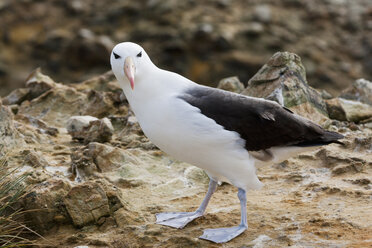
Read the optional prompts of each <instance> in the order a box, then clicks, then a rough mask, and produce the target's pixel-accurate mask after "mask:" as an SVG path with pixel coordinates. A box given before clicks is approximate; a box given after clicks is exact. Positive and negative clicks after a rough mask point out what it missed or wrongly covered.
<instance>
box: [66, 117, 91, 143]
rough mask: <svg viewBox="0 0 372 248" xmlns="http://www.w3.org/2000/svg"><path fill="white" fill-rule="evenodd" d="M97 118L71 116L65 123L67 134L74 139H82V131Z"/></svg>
mask: <svg viewBox="0 0 372 248" xmlns="http://www.w3.org/2000/svg"><path fill="white" fill-rule="evenodd" d="M96 120H98V118H96V117H93V116H89V115H85V116H71V117H70V118H69V119H68V121H67V126H66V129H67V132H68V133H69V134H70V135H71V136H72V137H73V138H76V139H84V136H83V130H84V129H85V128H87V127H88V126H89V125H90V122H91V121H96Z"/></svg>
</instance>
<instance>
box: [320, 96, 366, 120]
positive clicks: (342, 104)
mask: <svg viewBox="0 0 372 248" xmlns="http://www.w3.org/2000/svg"><path fill="white" fill-rule="evenodd" d="M326 102H327V109H328V113H329V117H330V118H332V119H336V120H339V121H346V120H347V121H353V122H356V123H358V122H361V121H364V120H368V119H369V118H372V106H371V105H368V104H364V103H361V102H357V101H353V100H346V99H343V98H334V99H331V100H327V101H326Z"/></svg>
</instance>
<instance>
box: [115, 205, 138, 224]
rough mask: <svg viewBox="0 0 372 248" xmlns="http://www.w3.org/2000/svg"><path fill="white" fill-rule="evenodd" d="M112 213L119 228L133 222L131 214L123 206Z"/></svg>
mask: <svg viewBox="0 0 372 248" xmlns="http://www.w3.org/2000/svg"><path fill="white" fill-rule="evenodd" d="M113 215H114V218H115V222H116V224H117V225H118V227H119V228H124V227H126V226H128V225H130V224H133V214H132V213H130V212H128V210H126V209H124V208H120V209H119V210H117V211H115V212H114V214H113Z"/></svg>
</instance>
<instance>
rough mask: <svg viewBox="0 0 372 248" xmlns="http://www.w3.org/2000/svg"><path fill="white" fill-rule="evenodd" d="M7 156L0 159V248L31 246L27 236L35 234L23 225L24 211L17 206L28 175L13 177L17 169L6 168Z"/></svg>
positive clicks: (7, 154) (23, 193)
mask: <svg viewBox="0 0 372 248" xmlns="http://www.w3.org/2000/svg"><path fill="white" fill-rule="evenodd" d="M0 154H1V153H0ZM9 156H10V153H6V154H5V155H4V156H2V157H0V248H10V247H21V246H28V245H31V244H32V243H33V242H32V241H31V240H29V239H28V238H27V235H30V234H36V233H35V232H33V231H32V230H31V229H30V228H28V227H27V226H26V225H25V224H24V221H23V213H24V211H23V210H22V208H20V207H19V204H17V203H19V202H20V200H21V199H22V197H23V196H24V195H25V193H26V191H27V189H26V186H25V184H24V183H23V182H24V181H25V179H26V178H27V177H28V174H24V175H20V176H17V175H15V173H16V171H17V168H16V169H14V168H12V169H11V168H9V167H8V163H7V159H8V158H9Z"/></svg>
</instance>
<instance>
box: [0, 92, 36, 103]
mask: <svg viewBox="0 0 372 248" xmlns="http://www.w3.org/2000/svg"><path fill="white" fill-rule="evenodd" d="M29 94H30V89H29V88H19V89H15V90H13V91H12V92H11V93H10V94H9V95H7V96H6V97H4V98H3V104H4V105H12V104H21V103H22V102H23V101H24V100H26V99H28V98H29Z"/></svg>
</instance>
